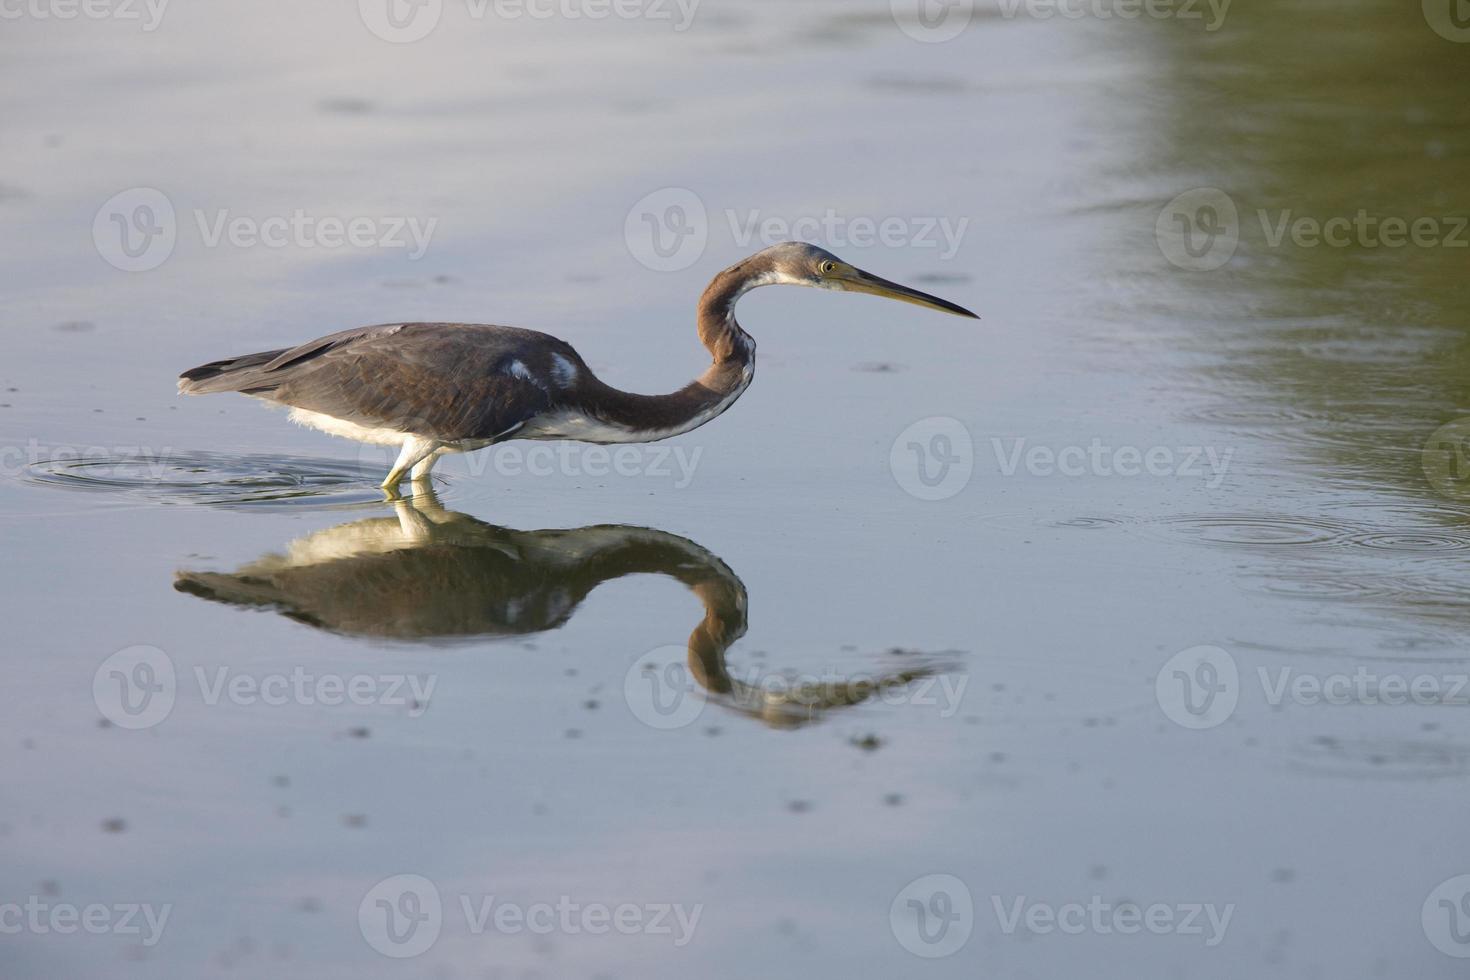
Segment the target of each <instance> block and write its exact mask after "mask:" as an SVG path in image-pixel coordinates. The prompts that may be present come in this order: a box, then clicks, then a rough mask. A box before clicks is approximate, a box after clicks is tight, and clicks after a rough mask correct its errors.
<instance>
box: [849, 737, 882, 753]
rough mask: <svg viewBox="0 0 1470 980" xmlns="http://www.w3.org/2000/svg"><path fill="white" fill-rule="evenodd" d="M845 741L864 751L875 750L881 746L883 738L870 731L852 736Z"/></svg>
mask: <svg viewBox="0 0 1470 980" xmlns="http://www.w3.org/2000/svg"><path fill="white" fill-rule="evenodd" d="M847 741H848V744H850V745H855V746H857V747H858V748H860V749H862V750H863V751H864V752H876V751H878V750H879V749H880V748H882V747H883V740H882V739H881V738H879V737H878V736H877V735H873V734H871V733H870V734H867V735H861V736H854V737H853V738H850V739H848V740H847Z"/></svg>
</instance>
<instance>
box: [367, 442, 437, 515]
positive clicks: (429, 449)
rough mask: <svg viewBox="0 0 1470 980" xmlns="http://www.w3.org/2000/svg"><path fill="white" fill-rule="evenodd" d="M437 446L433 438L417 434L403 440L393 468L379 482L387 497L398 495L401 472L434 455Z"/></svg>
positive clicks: (403, 472) (405, 471)
mask: <svg viewBox="0 0 1470 980" xmlns="http://www.w3.org/2000/svg"><path fill="white" fill-rule="evenodd" d="M438 448H439V443H438V442H437V441H435V440H433V439H420V438H419V437H418V436H409V437H408V438H407V439H405V440H403V448H402V449H401V450H400V451H399V453H398V460H397V462H395V463H394V464H393V468H392V469H391V470H389V471H388V477H387V479H385V480H384V481H383V482H382V483H381V484H379V487H380V489H382V491H383V492H384V493H385V494H387V496H388V499H390V500H391V499H393V498H394V497H396V496H398V484H399V483H400V482H401V481H402V480H403V474H405V473H407V472H409V471H410V470H412V469H413V468H414V467H416V466H417V465H418V464H419V463H421V462H423V461H424V460H425V459H428V458H429V457H431V456H433V455H434V451H435V450H436V449H438Z"/></svg>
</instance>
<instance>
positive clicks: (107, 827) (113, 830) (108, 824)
mask: <svg viewBox="0 0 1470 980" xmlns="http://www.w3.org/2000/svg"><path fill="white" fill-rule="evenodd" d="M102 829H103V830H104V831H106V832H107V833H109V834H120V833H122V832H123V831H124V830H127V829H128V822H127V821H126V820H124V819H123V818H122V817H109V818H108V819H106V820H104V821H102Z"/></svg>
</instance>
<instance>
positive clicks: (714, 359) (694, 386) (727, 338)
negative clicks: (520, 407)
mask: <svg viewBox="0 0 1470 980" xmlns="http://www.w3.org/2000/svg"><path fill="white" fill-rule="evenodd" d="M765 284H766V280H765V279H764V278H763V276H762V275H761V274H760V273H756V272H752V271H750V270H748V269H746V268H745V267H744V265H738V266H734V267H732V268H730V269H726V270H725V271H724V272H722V273H720V274H719V275H718V276H716V277H715V279H714V281H713V282H711V283H710V284H709V288H708V289H706V290H705V291H704V295H703V296H702V297H700V300H699V319H698V327H699V339H700V342H701V343H703V344H704V346H705V347H706V348H707V349H708V350H709V352H710V358H711V363H710V366H709V367H708V368H706V369H705V371H704V373H703V374H701V375H700V376H699V377H698V378H696V379H695V380H693V381H691V382H690V383H689V384H687V385H685V386H684V387H683V388H681V389H679V390H678V391H676V392H673V393H672V394H668V395H635V394H632V393H631V392H626V391H619V390H617V389H615V388H604V389H603V390H602V391H601V392H600V393H599V395H600V397H598V398H597V404H596V406H595V412H596V415H597V416H598V418H599V419H600V420H602V421H603V422H606V423H608V424H609V425H610V426H611V427H613V428H614V429H616V430H619V432H620V433H621V435H619V432H614V433H611V434H604V436H603V438H601V439H599V440H598V441H609V442H612V441H626V442H642V441H646V440H648V439H663V438H667V437H669V436H674V435H678V434H679V433H681V432H688V431H689V430H690V429H695V428H698V427H699V426H701V425H703V424H704V423H706V422H708V421H709V420H710V419H713V418H715V417H716V416H718V415H720V414H721V413H722V412H724V411H725V409H727V408H729V407H730V406H731V405H732V404H734V402H735V399H737V398H739V397H740V396H741V395H742V394H744V392H745V389H746V388H748V387H750V382H751V381H752V380H753V379H754V376H755V339H754V338H753V337H751V336H750V334H748V333H746V332H745V331H744V330H742V329H740V324H739V323H737V322H736V320H735V304H736V302H737V301H738V300H739V299H740V297H741V296H743V295H744V294H745V293H747V292H749V291H750V290H751V289H754V288H755V287H757V286H761V285H765ZM613 436H618V437H617V438H613Z"/></svg>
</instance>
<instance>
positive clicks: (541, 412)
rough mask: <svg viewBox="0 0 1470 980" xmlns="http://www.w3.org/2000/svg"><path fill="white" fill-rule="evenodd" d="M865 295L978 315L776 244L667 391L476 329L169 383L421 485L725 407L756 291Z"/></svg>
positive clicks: (393, 336) (742, 268)
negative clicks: (440, 470)
mask: <svg viewBox="0 0 1470 980" xmlns="http://www.w3.org/2000/svg"><path fill="white" fill-rule="evenodd" d="M774 285H784V286H806V287H811V288H816V289H827V290H834V291H838V292H852V293H868V294H871V295H875V296H883V297H887V298H889V299H896V300H901V301H903V302H907V303H913V304H916V305H918V306H923V307H928V308H930V309H934V310H941V311H943V312H945V313H952V314H955V315H957V316H964V317H972V318H975V319H979V317H977V316H976V315H975V314H974V313H971V312H970V311H969V310H967V309H965V308H964V307H962V306H958V305H956V304H954V303H951V302H949V301H948V300H943V299H940V298H939V297H937V296H931V295H929V294H928V293H923V292H920V291H919V290H917V289H911V288H909V287H908V286H902V285H899V284H898V283H896V282H890V281H888V280H887V279H882V278H879V277H878V276H875V275H873V274H872V273H868V272H864V271H862V270H861V269H858V268H856V267H854V266H852V265H849V264H848V263H846V262H844V261H842V260H841V259H839V258H838V257H837V256H835V255H833V254H832V253H831V252H828V251H827V250H825V249H822V248H818V247H817V246H815V245H811V244H807V243H805V242H784V243H782V244H779V245H773V246H771V247H769V248H766V249H763V250H761V251H759V252H757V253H756V254H754V255H752V256H750V257H749V258H746V259H744V260H743V261H741V262H738V263H736V264H735V265H732V266H730V267H729V268H728V269H725V270H724V271H723V272H721V273H719V274H718V275H716V276H715V277H714V279H713V280H712V281H711V282H710V284H709V286H708V287H707V288H706V289H705V291H704V294H703V295H702V296H701V297H700V300H699V307H698V317H697V325H698V330H699V339H700V341H701V342H702V343H703V344H704V346H705V348H706V349H708V351H709V353H710V357H711V364H710V366H709V367H708V368H707V369H706V370H705V372H704V373H703V374H701V375H700V376H699V377H698V378H696V379H695V380H693V381H692V382H690V383H689V384H687V385H685V386H684V387H683V388H680V389H679V390H678V391H675V392H673V393H671V394H667V395H640V394H634V393H632V392H627V391H621V390H619V389H617V388H614V387H612V386H611V385H608V384H605V383H604V382H603V381H602V380H601V379H600V378H598V377H597V376H596V375H595V374H593V373H592V370H591V369H590V368H588V366H587V362H586V361H584V360H583V359H582V357H581V355H580V354H578V353H577V352H576V350H574V349H573V348H572V346H571V345H570V344H568V343H566V342H565V341H563V340H559V339H557V338H556V337H553V336H550V335H549V334H544V333H539V332H537V331H534V330H525V329H522V328H519V327H506V326H497V325H491V324H478V323H473V324H472V323H386V324H379V325H377V326H370V327H361V328H358V329H353V330H344V331H341V332H339V333H333V334H329V335H327V336H325V337H319V338H317V339H316V340H312V341H309V342H307V343H305V344H301V345H300V346H298V347H291V348H282V349H280V350H271V351H262V352H260V353H257V354H245V355H243V356H240V357H230V358H225V359H224V360H219V361H211V362H210V363H208V364H203V365H200V366H199V367H196V368H191V369H190V370H188V371H185V372H184V373H183V374H182V375H180V376H179V391H180V392H182V393H183V394H186V395H204V394H212V393H215V392H239V393H240V394H244V395H251V396H253V397H256V398H260V399H263V400H265V401H267V402H271V403H275V404H277V405H284V406H288V407H289V408H290V417H291V419H292V420H293V421H295V422H297V423H300V424H302V425H306V426H309V427H312V428H316V429H320V430H322V431H324V432H328V433H331V434H332V435H337V436H345V437H347V438H350V439H355V440H357V441H358V442H363V443H371V444H376V445H386V446H397V447H399V452H398V458H397V460H396V462H394V463H393V466H392V468H391V469H390V470H389V472H388V476H387V478H386V479H384V480H383V482H382V484H381V488H382V490H383V491H384V493H385V494H386V495H387V496H388V497H389V498H390V499H391V498H392V497H394V496H396V495H397V492H398V488H399V485H400V484H401V482H402V480H403V478H404V476H405V475H408V476H410V478H411V479H412V481H413V482H414V483H415V484H417V483H419V482H420V481H424V482H427V481H428V480H429V475H430V472H431V471H432V469H433V467H434V464H435V463H436V462H437V461H438V460H439V459H440V458H441V457H442V456H444V455H446V454H449V453H462V452H473V451H475V450H479V449H484V448H486V447H488V446H493V445H496V444H498V443H501V442H505V441H507V440H510V439H532V440H548V439H571V440H577V441H580V442H590V443H602V444H611V443H630V442H654V441H657V440H660V439H668V438H670V437H672V436H677V435H680V434H682V433H685V432H688V431H690V430H691V429H696V428H698V427H699V426H701V425H704V424H705V423H707V422H709V421H710V420H711V419H714V418H716V417H718V416H720V415H721V414H723V413H724V412H725V410H726V409H728V408H729V407H730V406H731V405H733V404H734V403H735V400H736V399H738V398H739V397H740V396H741V395H742V394H744V393H745V390H746V389H747V388H748V387H750V383H751V381H752V380H753V379H754V377H755V340H754V339H753V338H752V337H751V336H750V334H748V333H746V332H745V330H743V329H742V328H741V326H740V324H739V322H738V321H737V320H736V319H735V305H736V303H737V302H739V300H740V297H742V296H744V295H745V294H746V293H748V292H750V291H751V290H752V289H757V288H759V287H762V286H774Z"/></svg>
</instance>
